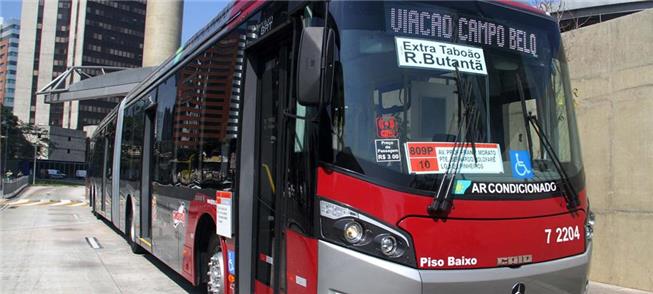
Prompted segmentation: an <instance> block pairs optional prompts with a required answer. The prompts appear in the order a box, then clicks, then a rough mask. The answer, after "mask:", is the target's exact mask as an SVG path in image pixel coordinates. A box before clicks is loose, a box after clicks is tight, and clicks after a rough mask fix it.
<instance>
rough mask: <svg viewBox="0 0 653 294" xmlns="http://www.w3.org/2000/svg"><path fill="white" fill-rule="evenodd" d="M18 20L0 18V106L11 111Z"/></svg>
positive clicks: (16, 57)
mask: <svg viewBox="0 0 653 294" xmlns="http://www.w3.org/2000/svg"><path fill="white" fill-rule="evenodd" d="M19 31H20V23H19V22H18V20H15V19H10V20H7V21H5V20H3V19H2V18H0V104H2V105H3V106H4V107H7V108H9V109H12V108H13V106H14V94H15V91H16V64H17V62H18V37H19V33H20V32H19Z"/></svg>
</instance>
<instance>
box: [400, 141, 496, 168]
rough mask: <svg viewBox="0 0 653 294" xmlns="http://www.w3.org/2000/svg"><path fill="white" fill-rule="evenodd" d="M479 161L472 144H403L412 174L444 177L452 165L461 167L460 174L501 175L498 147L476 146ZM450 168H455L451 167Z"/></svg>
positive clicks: (484, 144) (491, 144)
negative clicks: (440, 175)
mask: <svg viewBox="0 0 653 294" xmlns="http://www.w3.org/2000/svg"><path fill="white" fill-rule="evenodd" d="M475 145H476V146H475V147H476V158H474V153H473V148H472V145H471V144H469V143H464V144H463V146H462V148H461V147H460V146H458V148H457V151H456V152H455V154H454V147H455V146H456V143H454V142H408V143H405V144H404V147H405V148H404V150H405V152H406V158H407V159H408V160H407V163H408V172H409V173H411V174H443V173H446V172H447V169H448V168H449V166H450V165H455V164H460V172H461V173H474V174H500V173H503V160H502V158H501V148H500V147H499V144H494V143H477V144H475ZM451 168H455V166H452V167H451Z"/></svg>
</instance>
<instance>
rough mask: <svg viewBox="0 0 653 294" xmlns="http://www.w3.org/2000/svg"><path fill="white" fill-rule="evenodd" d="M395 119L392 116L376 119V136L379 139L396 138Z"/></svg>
mask: <svg viewBox="0 0 653 294" xmlns="http://www.w3.org/2000/svg"><path fill="white" fill-rule="evenodd" d="M397 129H398V124H397V119H395V117H394V116H379V117H377V118H376V135H377V136H378V137H379V138H384V139H387V138H397Z"/></svg>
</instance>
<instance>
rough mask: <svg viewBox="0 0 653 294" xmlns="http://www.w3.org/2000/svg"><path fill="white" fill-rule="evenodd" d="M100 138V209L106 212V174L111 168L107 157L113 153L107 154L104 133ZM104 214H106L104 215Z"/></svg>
mask: <svg viewBox="0 0 653 294" xmlns="http://www.w3.org/2000/svg"><path fill="white" fill-rule="evenodd" d="M100 137H101V138H102V139H101V140H102V146H101V147H100V148H102V150H103V151H104V152H102V170H101V171H100V174H101V177H102V179H101V182H100V211H102V213H103V214H104V213H106V202H105V201H106V197H107V186H109V185H111V183H110V182H109V180H108V176H109V174H110V173H111V172H110V171H109V170H110V169H111V167H110V165H111V163H109V158H111V157H112V156H113V154H109V140H107V138H106V136H105V134H102V136H100ZM105 216H106V215H105Z"/></svg>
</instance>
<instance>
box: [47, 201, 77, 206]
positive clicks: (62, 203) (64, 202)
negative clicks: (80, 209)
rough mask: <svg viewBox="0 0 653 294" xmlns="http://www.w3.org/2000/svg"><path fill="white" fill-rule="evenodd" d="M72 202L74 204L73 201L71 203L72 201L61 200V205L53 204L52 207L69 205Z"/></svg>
mask: <svg viewBox="0 0 653 294" xmlns="http://www.w3.org/2000/svg"><path fill="white" fill-rule="evenodd" d="M70 202H72V201H70V200H61V201H59V203H55V204H52V205H50V206H60V205H68V204H70Z"/></svg>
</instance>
